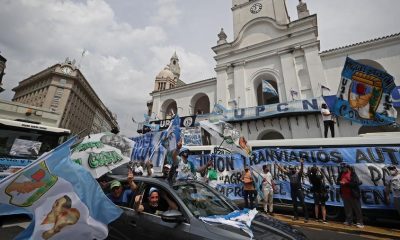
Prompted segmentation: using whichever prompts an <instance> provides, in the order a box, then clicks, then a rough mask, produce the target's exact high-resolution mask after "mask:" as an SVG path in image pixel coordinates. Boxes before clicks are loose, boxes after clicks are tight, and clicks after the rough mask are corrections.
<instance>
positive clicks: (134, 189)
mask: <svg viewBox="0 0 400 240" xmlns="http://www.w3.org/2000/svg"><path fill="white" fill-rule="evenodd" d="M133 178H134V177H133V173H132V170H131V169H128V178H127V181H128V184H129V187H130V188H131V190H132V191H133V192H135V191H136V190H137V189H138V186H137V185H136V183H135V182H134V181H133Z"/></svg>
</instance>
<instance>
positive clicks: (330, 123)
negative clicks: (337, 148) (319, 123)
mask: <svg viewBox="0 0 400 240" xmlns="http://www.w3.org/2000/svg"><path fill="white" fill-rule="evenodd" d="M321 114H322V120H323V122H324V136H325V138H327V137H328V128H329V129H330V130H331V137H332V138H334V137H335V122H334V117H333V116H332V114H331V112H330V111H329V109H328V106H327V105H326V104H325V103H323V104H322V105H321Z"/></svg>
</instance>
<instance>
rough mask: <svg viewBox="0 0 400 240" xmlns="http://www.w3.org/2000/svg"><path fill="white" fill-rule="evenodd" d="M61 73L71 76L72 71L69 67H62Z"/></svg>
mask: <svg viewBox="0 0 400 240" xmlns="http://www.w3.org/2000/svg"><path fill="white" fill-rule="evenodd" d="M61 72H63V73H64V74H71V72H72V69H71V68H70V67H62V68H61Z"/></svg>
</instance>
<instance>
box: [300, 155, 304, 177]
mask: <svg viewBox="0 0 400 240" xmlns="http://www.w3.org/2000/svg"><path fill="white" fill-rule="evenodd" d="M303 170H304V159H303V158H300V174H303Z"/></svg>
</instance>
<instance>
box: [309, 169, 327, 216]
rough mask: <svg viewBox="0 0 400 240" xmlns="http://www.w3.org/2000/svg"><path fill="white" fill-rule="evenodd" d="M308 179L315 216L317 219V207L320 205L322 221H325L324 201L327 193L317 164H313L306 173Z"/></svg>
mask: <svg viewBox="0 0 400 240" xmlns="http://www.w3.org/2000/svg"><path fill="white" fill-rule="evenodd" d="M308 179H309V180H310V183H311V185H312V187H311V192H312V193H313V197H314V208H315V218H316V219H317V220H318V219H319V208H320V207H321V215H322V222H323V223H327V221H326V208H325V203H326V200H327V196H328V194H327V192H326V187H325V181H324V177H323V175H322V173H321V170H319V169H318V168H317V166H313V167H312V168H311V170H310V173H309V174H308Z"/></svg>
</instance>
